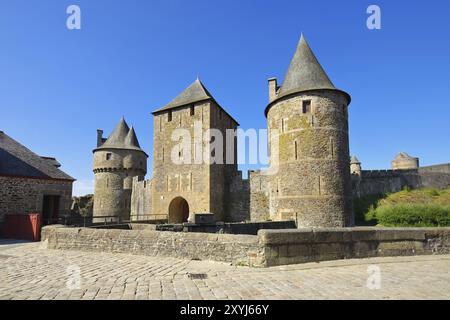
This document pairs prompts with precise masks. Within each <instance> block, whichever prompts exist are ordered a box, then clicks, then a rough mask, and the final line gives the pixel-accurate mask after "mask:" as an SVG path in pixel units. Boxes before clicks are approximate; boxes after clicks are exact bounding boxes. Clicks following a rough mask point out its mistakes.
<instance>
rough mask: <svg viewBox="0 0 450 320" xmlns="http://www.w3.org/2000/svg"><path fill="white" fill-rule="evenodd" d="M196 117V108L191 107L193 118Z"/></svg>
mask: <svg viewBox="0 0 450 320" xmlns="http://www.w3.org/2000/svg"><path fill="white" fill-rule="evenodd" d="M194 115H195V108H194V106H191V117H192V116H194Z"/></svg>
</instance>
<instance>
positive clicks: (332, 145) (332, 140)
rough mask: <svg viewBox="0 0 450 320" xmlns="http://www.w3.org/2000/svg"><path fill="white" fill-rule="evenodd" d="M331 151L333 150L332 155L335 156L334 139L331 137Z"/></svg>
mask: <svg viewBox="0 0 450 320" xmlns="http://www.w3.org/2000/svg"><path fill="white" fill-rule="evenodd" d="M330 152H331V157H332V158H333V157H334V139H333V138H330Z"/></svg>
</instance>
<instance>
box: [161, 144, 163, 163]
mask: <svg viewBox="0 0 450 320" xmlns="http://www.w3.org/2000/svg"><path fill="white" fill-rule="evenodd" d="M161 155H162V162H163V163H164V148H162V153H161Z"/></svg>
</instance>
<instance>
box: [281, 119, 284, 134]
mask: <svg viewBox="0 0 450 320" xmlns="http://www.w3.org/2000/svg"><path fill="white" fill-rule="evenodd" d="M281 132H284V119H281Z"/></svg>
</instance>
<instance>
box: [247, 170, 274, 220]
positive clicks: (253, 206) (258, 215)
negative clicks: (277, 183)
mask: <svg viewBox="0 0 450 320" xmlns="http://www.w3.org/2000/svg"><path fill="white" fill-rule="evenodd" d="M248 179H249V181H250V216H251V221H267V220H270V215H269V176H268V175H265V174H263V172H262V171H249V172H248Z"/></svg>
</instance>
